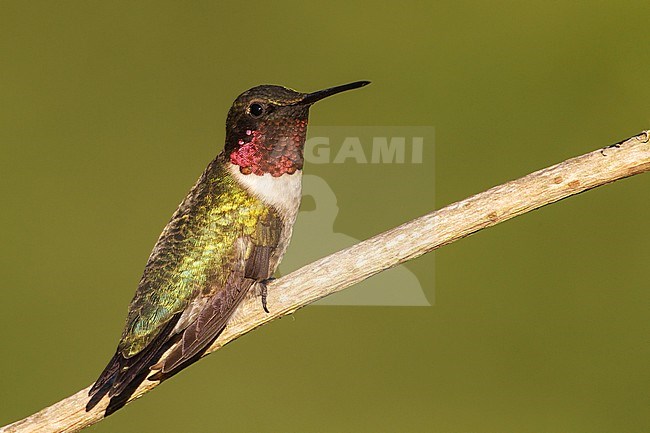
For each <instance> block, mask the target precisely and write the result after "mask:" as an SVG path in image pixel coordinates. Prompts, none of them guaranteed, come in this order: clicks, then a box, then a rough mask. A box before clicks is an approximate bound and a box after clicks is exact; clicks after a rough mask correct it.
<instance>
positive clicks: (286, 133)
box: [86, 81, 370, 410]
mask: <svg viewBox="0 0 650 433" xmlns="http://www.w3.org/2000/svg"><path fill="white" fill-rule="evenodd" d="M369 83H370V82H369V81H356V82H353V83H349V84H344V85H340V86H335V87H331V88H328V89H325V90H320V91H317V92H312V93H300V92H297V91H295V90H292V89H289V88H286V87H282V86H276V85H261V86H257V87H253V88H251V89H249V90H247V91H245V92H244V93H242V94H241V95H239V96H238V97H237V99H235V101H234V103H233V105H232V107H231V108H230V110H229V112H228V117H227V120H226V139H225V144H224V148H223V151H222V152H221V153H219V154H218V155H217V156H216V158H215V159H214V160H212V162H210V163H209V164H208V166H207V168H206V169H205V171H204V172H203V174H202V175H201V177H199V179H198V181H197V182H196V183H195V185H194V186H193V187H192V189H191V190H190V192H189V193H188V194H187V196H186V197H185V199H184V200H183V201H182V202H181V203H180V205H179V206H178V208H177V209H176V211H175V212H174V214H173V215H172V217H171V220H170V221H169V223H168V224H167V225H166V226H165V228H164V229H163V231H162V233H161V235H160V237H159V238H158V241H157V242H156V244H155V246H154V248H153V251H152V252H151V255H150V256H149V259H148V261H147V264H146V266H145V269H144V272H143V275H142V278H141V279H140V282H139V284H138V288H137V290H136V292H135V295H134V297H133V300H132V301H131V304H130V305H129V309H128V315H127V319H126V325H125V327H124V330H123V332H122V337H121V339H120V342H119V344H118V346H117V350H116V352H115V355H114V356H113V358H112V359H111V360H110V361H109V363H108V365H107V366H106V368H105V369H104V371H103V372H102V373H101V375H100V376H99V378H98V379H97V381H96V382H95V383H94V384H93V386H92V387H91V389H90V391H89V396H90V401H89V403H88V405H87V407H86V408H87V410H90V409H91V408H92V407H94V406H95V405H96V404H97V403H98V402H99V401H100V400H101V399H102V398H103V397H104V396H105V395H106V394H108V396H109V397H110V398H118V397H120V395H122V394H126V392H127V389H129V388H133V386H137V385H138V384H139V383H140V382H141V381H142V380H144V378H145V377H147V376H148V375H149V373H150V372H156V373H155V375H157V376H159V377H163V376H164V375H167V374H170V373H173V372H175V371H177V370H179V369H181V368H184V367H185V366H187V365H188V364H190V363H192V362H194V361H195V360H196V359H198V357H200V355H201V354H202V353H203V352H204V351H205V350H206V349H207V348H208V347H209V346H210V344H211V343H212V342H213V341H214V340H215V339H216V338H217V336H218V335H219V334H220V333H221V332H222V331H223V329H224V328H225V327H226V324H227V323H228V320H229V319H230V318H231V316H232V314H233V312H234V311H235V309H236V308H237V306H238V305H239V304H240V303H241V301H242V300H243V299H244V298H245V297H246V296H247V294H248V293H249V292H250V293H252V294H254V295H255V296H260V295H261V298H262V307H263V308H264V310H265V311H267V312H268V309H267V305H266V282H267V281H268V280H269V279H271V278H272V276H273V273H274V272H275V270H276V268H277V266H278V264H279V262H280V260H281V259H282V256H283V254H284V252H285V251H286V249H287V246H288V244H289V240H290V238H291V233H292V229H293V225H294V223H295V221H296V216H297V214H298V207H299V205H300V199H301V177H302V168H303V163H304V159H303V148H304V144H305V138H306V133H307V121H308V117H309V108H310V107H311V106H312V105H313V104H314V103H315V102H317V101H320V100H321V99H323V98H326V97H328V96H331V95H334V94H337V93H340V92H344V91H346V90H351V89H356V88H359V87H363V86H365V85H367V84H369ZM253 287H257V288H259V290H251V288H253ZM165 352H167V355H166V356H164V358H163V355H164V354H165ZM152 377H153V376H152ZM134 382H137V383H135V384H134ZM131 392H132V391H131ZM128 395H130V393H129V394H128ZM128 395H127V396H128Z"/></svg>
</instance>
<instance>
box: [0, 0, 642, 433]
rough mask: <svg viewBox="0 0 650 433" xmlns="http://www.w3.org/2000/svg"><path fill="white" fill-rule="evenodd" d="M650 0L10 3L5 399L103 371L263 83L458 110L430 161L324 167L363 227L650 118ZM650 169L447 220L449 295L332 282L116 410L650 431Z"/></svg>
mask: <svg viewBox="0 0 650 433" xmlns="http://www.w3.org/2000/svg"><path fill="white" fill-rule="evenodd" d="M648 13H650V4H648V2H647V1H643V0H639V1H620V0H619V1H591V2H583V1H581V2H568V1H563V2H550V1H543V2H541V1H536V2H513V1H493V2H485V1H474V2H471V1H437V2H433V3H428V2H407V1H402V2H399V3H397V2H396V3H394V4H393V5H389V4H385V3H377V4H371V3H368V2H363V3H361V2H359V3H355V2H350V1H344V2H341V1H334V2H329V3H327V4H326V3H323V4H321V5H311V4H308V3H305V2H264V3H256V4H253V3H251V2H246V3H244V2H232V4H224V3H221V2H216V1H209V2H208V1H194V2H169V1H158V2H144V1H142V2H140V1H139V2H98V1H76V2H43V1H29V2H23V1H6V0H5V1H1V2H0V146H1V148H0V149H1V150H2V153H1V157H0V173H1V176H2V182H1V183H0V200H1V201H2V212H0V223H1V224H2V231H1V235H0V236H1V238H0V270H1V272H2V280H1V283H0V284H1V285H0V291H1V292H0V293H2V314H1V315H0V339H1V340H2V344H3V348H2V356H1V357H0V372H1V373H0V424H5V423H8V422H10V421H14V420H16V419H18V418H22V417H24V416H26V415H29V414H30V413H32V412H34V411H37V410H40V409H41V408H43V407H44V406H46V405H49V404H51V403H53V402H55V401H58V400H59V399H61V398H63V397H66V396H68V395H69V394H71V393H73V392H76V391H78V390H79V389H81V388H82V387H85V386H87V385H89V384H90V383H91V382H92V381H93V380H94V379H95V378H96V377H97V375H98V374H99V373H100V371H101V370H102V368H103V367H104V365H105V363H106V362H107V361H108V359H109V358H110V356H111V355H112V354H113V351H114V348H115V345H116V343H117V340H118V337H119V335H120V332H121V329H122V326H123V321H124V317H125V313H126V307H127V304H128V302H129V301H130V299H131V296H132V294H133V292H134V290H135V287H136V285H137V282H138V280H139V277H140V274H141V272H142V269H143V266H144V264H145V261H146V258H147V256H148V255H149V252H150V250H151V247H152V246H153V243H154V242H155V240H156V238H157V236H158V234H159V233H160V230H161V229H162V227H163V226H164V224H165V223H166V222H167V220H168V219H169V217H170V215H171V213H172V212H173V210H174V209H175V207H176V205H177V204H178V202H179V201H180V200H181V198H182V197H183V196H184V195H185V193H186V192H187V190H188V189H189V187H190V186H191V185H192V184H193V182H194V180H195V179H196V178H197V177H198V175H199V174H200V172H201V171H202V170H203V168H204V166H205V165H206V164H207V163H208V162H209V161H210V159H212V157H213V156H214V155H215V154H216V153H217V152H218V151H220V149H221V147H222V142H223V136H224V120H225V116H226V112H227V110H228V108H229V106H230V103H231V102H232V100H233V99H234V98H235V97H236V96H237V95H238V94H239V93H240V92H241V91H243V90H245V89H247V88H249V87H252V86H254V85H257V84H261V83H277V84H284V85H288V86H290V87H293V88H296V89H299V90H303V91H310V90H316V89H319V88H322V87H326V86H330V85H334V84H339V83H343V82H347V81H352V80H359V79H369V80H372V81H373V84H372V86H369V87H367V88H364V89H362V90H358V91H355V92H354V93H349V94H347V95H341V96H338V97H337V98H336V100H335V99H334V98H333V99H332V100H329V101H327V102H323V103H321V104H319V105H318V106H317V107H315V108H314V109H313V110H312V115H311V123H312V124H313V125H398V126H400V125H403V126H408V125H429V126H434V127H435V131H436V140H435V141H436V144H435V151H434V149H433V148H432V147H427V148H426V149H425V150H424V158H425V163H424V164H422V166H420V167H415V168H414V166H410V165H403V166H398V165H383V166H371V165H370V164H368V165H367V166H362V165H356V164H343V165H334V164H327V165H313V164H312V165H311V166H307V167H306V172H308V173H311V174H317V175H319V176H321V177H323V178H325V179H327V181H328V182H329V184H330V185H331V187H332V189H333V190H334V192H335V193H336V196H337V199H338V206H339V209H340V212H339V215H338V219H337V221H336V225H335V229H336V231H338V232H342V233H345V234H347V235H349V236H352V237H355V238H359V239H363V238H366V237H369V236H371V235H373V234H375V233H378V232H380V231H383V230H385V229H388V228H390V227H392V226H395V225H397V224H399V223H401V222H403V221H406V220H408V219H411V218H414V217H417V216H419V215H421V214H424V213H426V212H428V211H430V210H432V209H434V208H439V207H442V206H444V205H447V204H449V203H452V202H454V201H456V200H460V199H463V198H465V197H467V196H469V195H471V194H474V193H477V192H479V191H482V190H484V189H486V188H489V187H491V186H493V185H496V184H499V183H502V182H504V181H507V180H510V179H513V178H516V177H519V176H521V175H524V174H527V173H529V172H531V171H533V170H536V169H539V168H542V167H545V166H548V165H550V164H553V163H556V162H559V161H561V160H564V159H566V158H568V157H571V156H575V155H578V154H582V153H585V152H588V151H591V150H593V149H596V148H598V147H602V146H606V145H608V144H611V143H613V142H616V141H618V140H620V139H623V138H626V137H629V136H631V135H633V134H635V133H637V132H639V131H640V130H642V129H648V128H650V106H649V104H648V101H650V82H649V80H648V76H649V72H650V56H648V46H649V44H650V34H649V33H648V29H647V25H646V24H645V22H646V20H647V18H648ZM432 161H434V162H432ZM434 167H435V190H434V181H433V180H434V174H433V173H434V171H433V169H434ZM425 168H426V169H425ZM649 188H650V175H648V174H645V175H640V176H637V177H635V178H632V179H628V180H624V181H621V182H617V183H615V184H613V185H609V186H606V187H603V188H598V189H597V190H594V191H591V192H588V193H585V194H582V195H580V196H577V197H573V198H570V199H568V200H564V201H562V202H561V203H556V204H554V205H552V206H549V207H546V208H544V209H541V210H539V211H537V212H532V213H530V214H527V215H524V216H522V217H520V218H517V219H515V220H513V221H509V222H507V223H504V224H502V225H499V226H497V227H495V228H491V229H489V230H485V231H482V232H480V233H478V234H476V235H474V236H471V237H469V238H467V239H464V240H461V241H459V242H456V243H454V244H452V245H449V246H446V247H444V248H442V249H441V250H439V251H438V252H437V253H436V255H435V261H434V257H433V255H427V256H424V257H422V258H419V259H417V260H415V261H413V262H410V263H408V265H407V267H408V269H409V270H411V271H412V272H414V273H415V274H416V275H417V276H418V277H419V279H420V283H421V284H422V287H423V288H424V289H425V291H426V293H427V296H428V297H429V299H430V300H431V301H432V303H433V301H434V300H435V303H434V306H433V307H425V308H399V307H308V308H306V309H303V310H300V311H298V312H297V313H295V314H294V316H293V318H291V317H289V318H284V319H282V320H278V321H275V322H273V323H271V324H270V325H268V326H264V327H262V328H261V329H258V330H256V331H255V332H253V333H250V334H248V335H246V336H245V337H243V338H241V339H240V340H238V341H236V342H234V343H233V344H231V345H228V346H227V347H226V348H225V349H223V350H220V351H219V352H217V353H216V354H214V355H212V356H210V357H208V358H207V359H204V360H203V361H201V362H199V363H197V364H195V365H194V366H192V367H190V368H189V369H187V370H185V371H184V372H183V373H182V374H180V375H178V376H176V377H174V378H173V380H170V381H168V382H166V383H165V384H164V385H163V386H161V387H159V388H157V389H156V390H155V391H154V392H152V393H150V394H148V395H146V396H145V397H144V398H142V399H141V400H139V401H137V402H135V403H133V404H131V405H129V406H128V407H126V408H125V409H123V410H121V411H119V412H118V413H116V414H115V415H113V416H111V417H110V418H108V419H106V420H105V421H102V422H101V423H99V424H98V425H96V426H95V427H93V428H92V429H91V431H95V432H117V431H119V432H143V431H147V432H148V431H160V432H178V431H183V432H212V431H223V432H287V431H291V432H362V431H375V432H396V431H440V432H495V433H496V432H500V433H501V432H559V431H562V432H614V431H618V432H641V431H648V428H649V426H650V411H648V407H649V406H650V369H649V368H648V359H649V357H650V318H649V317H648V307H649V305H650V290H649V289H650V288H649V287H648V285H649V283H648V266H647V263H648V260H649V259H650V252H649V250H648V244H649V243H650V232H649V231H648V230H647V227H648V217H649V215H650V201H649V200H648V189H649ZM434 266H435V273H434ZM396 290H399V287H396Z"/></svg>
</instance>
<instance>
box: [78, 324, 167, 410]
mask: <svg viewBox="0 0 650 433" xmlns="http://www.w3.org/2000/svg"><path fill="white" fill-rule="evenodd" d="M179 318H180V314H177V315H175V316H174V317H172V319H171V320H170V321H169V322H167V324H166V325H165V326H164V327H163V328H162V329H161V330H160V332H159V333H158V335H157V336H156V338H154V339H153V341H151V343H149V345H147V347H145V348H144V349H143V350H142V351H140V352H139V353H137V354H135V355H134V356H132V357H130V358H126V357H124V355H122V353H121V352H120V351H119V350H118V351H117V352H116V353H115V355H114V356H113V358H111V360H110V361H109V363H108V365H107V366H106V368H105V369H104V371H103V372H102V374H101V375H100V376H99V378H98V379H97V381H96V382H95V383H94V385H93V386H92V387H91V388H90V391H89V392H88V395H89V396H90V401H89V402H88V404H87V405H86V411H89V410H91V409H92V408H93V407H95V406H96V405H97V403H99V402H100V401H101V399H102V398H103V397H104V396H105V395H106V394H108V396H109V397H111V398H113V397H118V396H119V395H120V394H121V393H123V392H124V391H125V390H126V389H127V388H128V387H129V385H131V383H132V382H133V381H134V380H135V379H138V378H139V379H140V381H142V380H144V379H145V378H146V376H147V374H146V373H148V372H149V366H150V365H152V364H154V363H155V362H156V361H157V360H158V358H160V356H162V354H163V353H164V352H165V350H167V349H168V348H169V344H166V343H173V342H174V341H175V340H176V338H173V337H172V336H171V333H172V330H173V329H174V326H176V322H178V319H179ZM143 374H144V375H143ZM139 376H142V377H139ZM138 385H139V384H138ZM133 390H135V388H134V389H133Z"/></svg>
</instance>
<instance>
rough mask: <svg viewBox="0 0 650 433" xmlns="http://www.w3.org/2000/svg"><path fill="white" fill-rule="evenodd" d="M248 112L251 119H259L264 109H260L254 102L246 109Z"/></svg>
mask: <svg viewBox="0 0 650 433" xmlns="http://www.w3.org/2000/svg"><path fill="white" fill-rule="evenodd" d="M248 112H249V113H250V114H251V116H253V117H260V116H261V115H262V114H264V107H262V105H261V104H258V103H257V102H255V103H253V104H251V105H250V107H248Z"/></svg>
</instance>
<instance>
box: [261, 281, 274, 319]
mask: <svg viewBox="0 0 650 433" xmlns="http://www.w3.org/2000/svg"><path fill="white" fill-rule="evenodd" d="M273 280H275V278H274V277H271V278H267V279H266V280H262V281H258V282H257V284H258V285H259V288H260V296H261V297H262V308H264V311H266V312H267V313H270V311H269V309H268V308H267V306H266V295H267V294H268V289H267V287H266V285H267V284H268V283H270V282H271V281H273Z"/></svg>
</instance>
